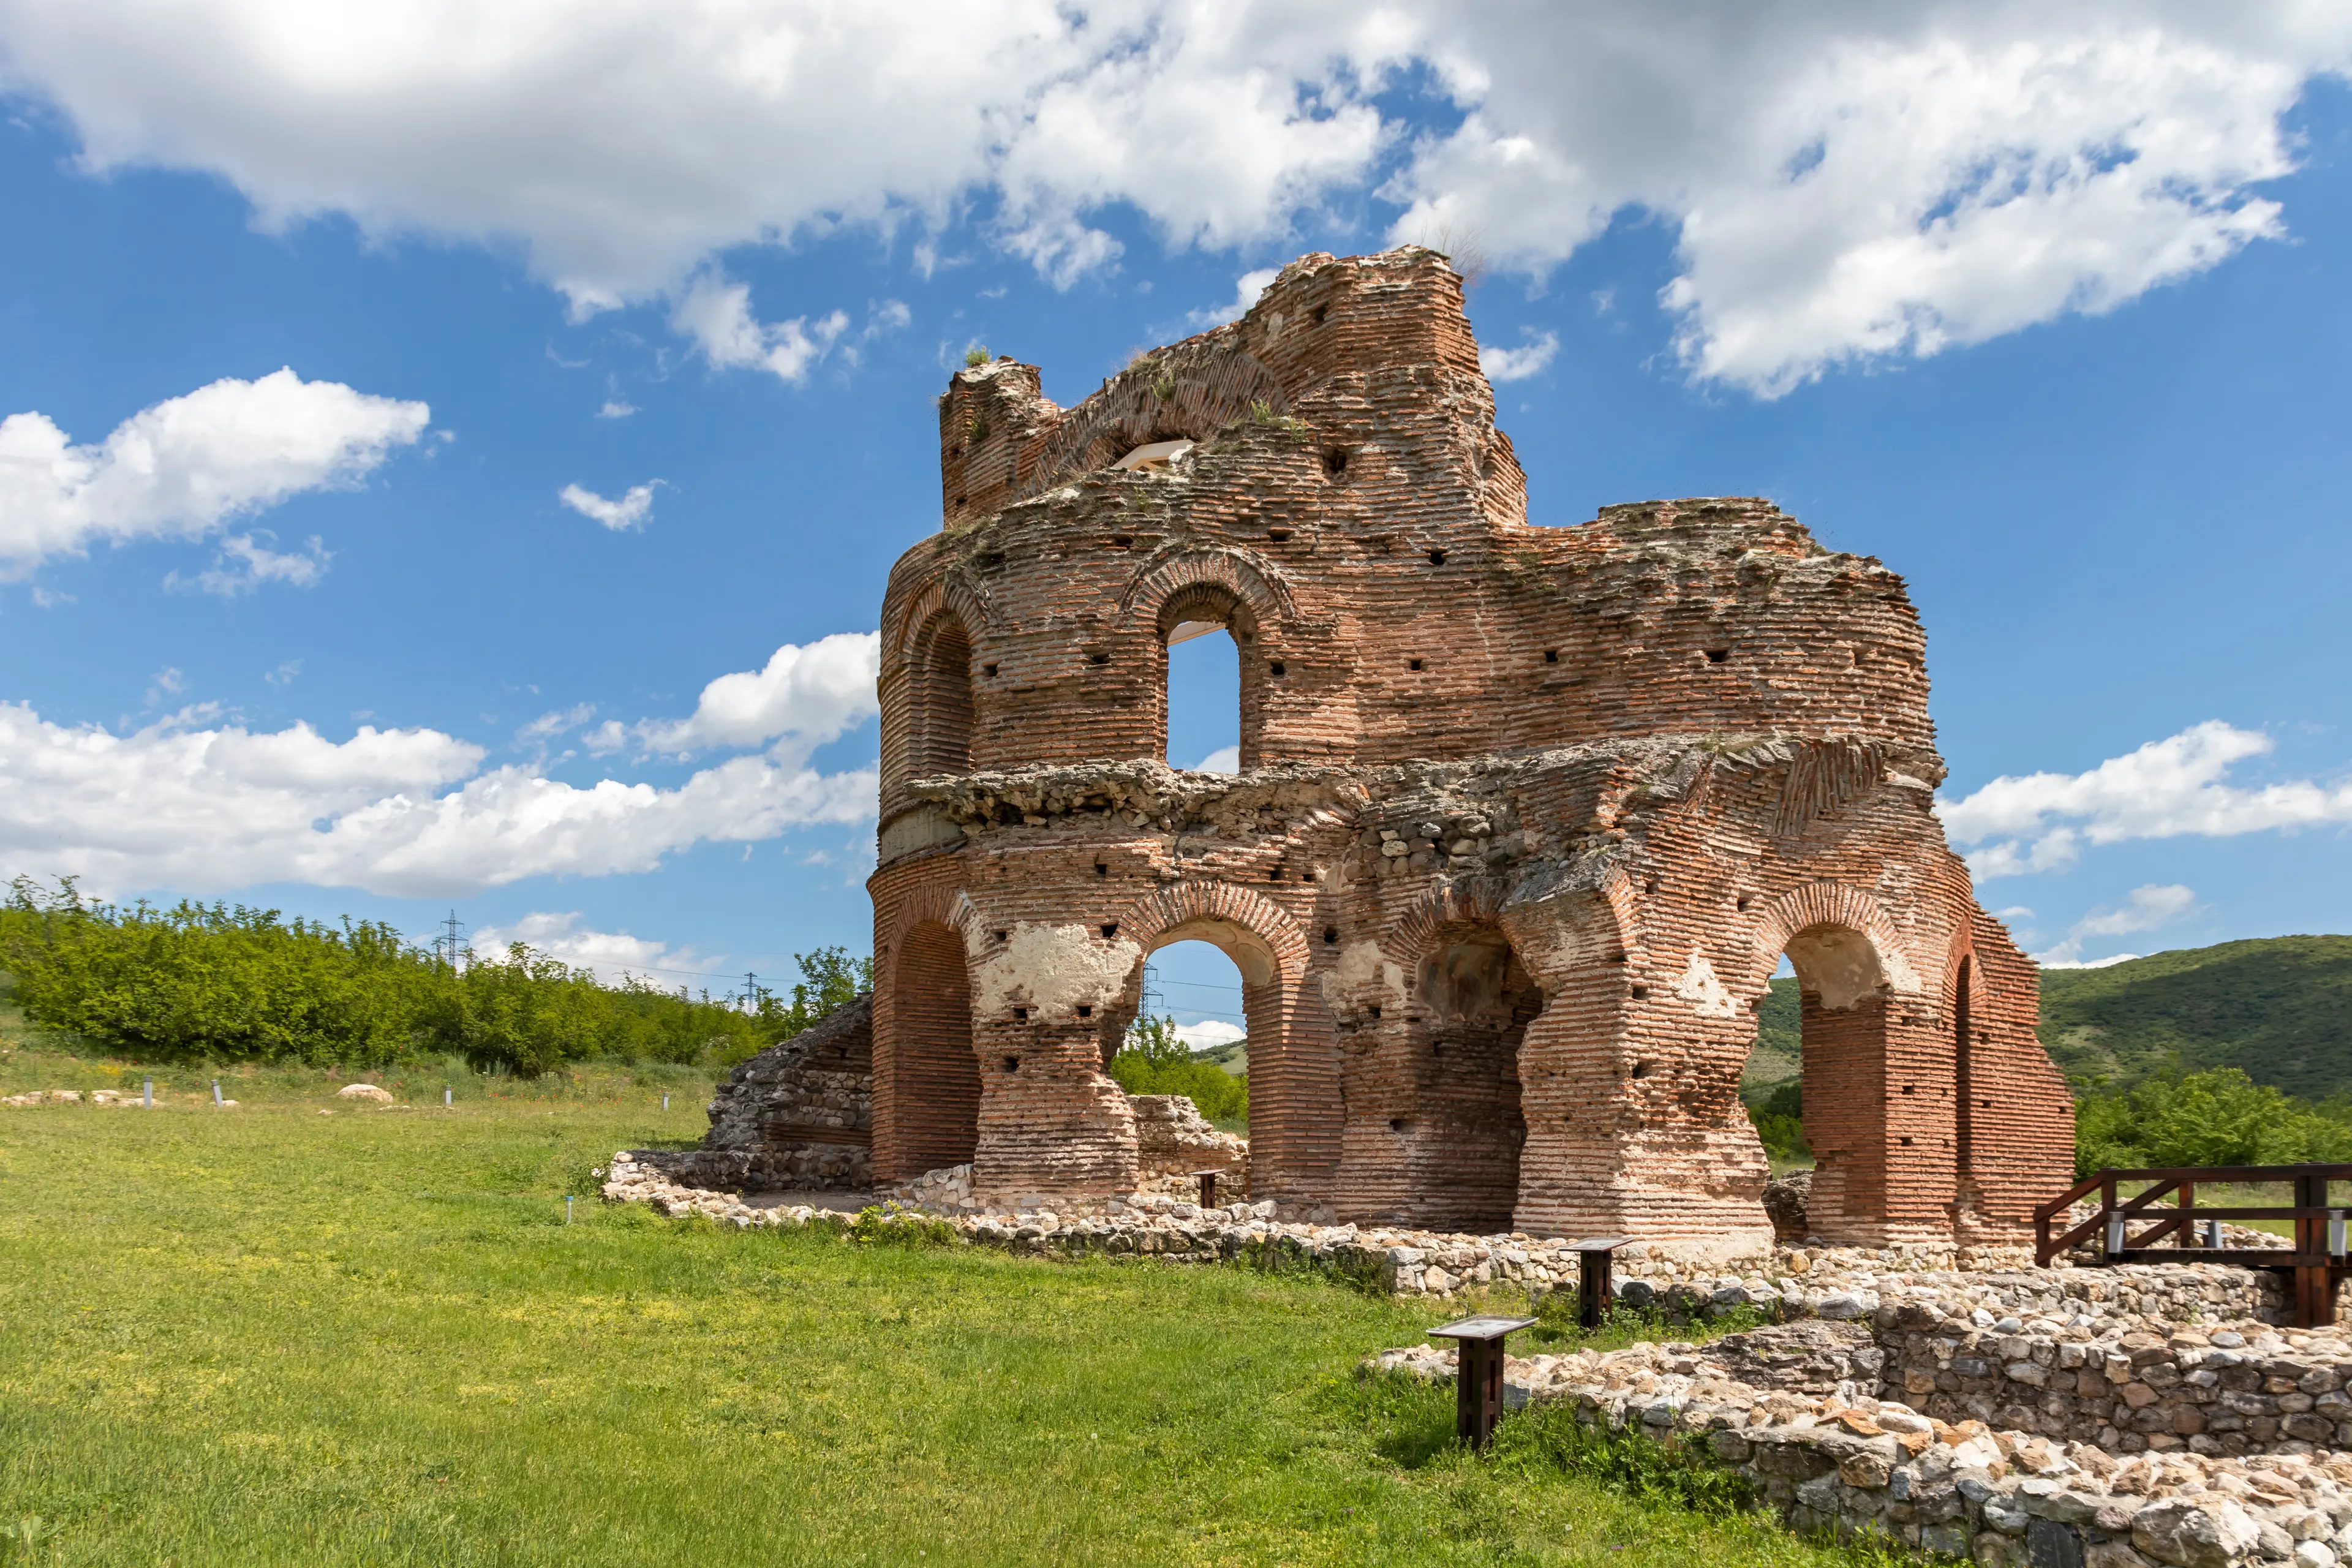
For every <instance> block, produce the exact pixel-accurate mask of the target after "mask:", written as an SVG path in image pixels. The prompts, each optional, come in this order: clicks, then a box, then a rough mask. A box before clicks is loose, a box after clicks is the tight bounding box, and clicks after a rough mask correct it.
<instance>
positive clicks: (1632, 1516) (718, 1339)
mask: <svg viewBox="0 0 2352 1568" xmlns="http://www.w3.org/2000/svg"><path fill="white" fill-rule="evenodd" d="M114 1067H115V1069H116V1070H115V1071H114V1072H113V1073H112V1074H111V1075H109V1073H108V1071H107V1067H106V1064H100V1063H89V1062H82V1063H73V1062H70V1061H68V1059H67V1058H62V1057H59V1056H58V1055H55V1054H53V1053H49V1052H36V1051H28V1050H22V1049H19V1050H16V1051H14V1052H11V1053H8V1054H6V1055H5V1057H0V1080H5V1082H0V1088H6V1089H9V1090H11V1091H14V1090H16V1089H23V1088H26V1087H31V1086H33V1085H35V1084H37V1083H40V1084H46V1085H47V1086H51V1087H58V1086H62V1085H61V1079H62V1078H63V1077H64V1076H65V1075H67V1074H69V1073H72V1072H85V1073H87V1074H89V1075H90V1076H93V1077H100V1078H104V1077H108V1076H112V1077H114V1078H121V1077H125V1076H127V1077H129V1078H130V1079H131V1080H132V1081H131V1085H130V1087H133V1088H135V1087H136V1079H137V1078H139V1077H140V1076H143V1074H142V1071H141V1069H137V1068H132V1069H131V1070H130V1071H129V1073H128V1074H125V1073H123V1072H122V1071H121V1064H114ZM157 1076H158V1078H159V1079H163V1078H164V1076H165V1075H163V1074H161V1073H159V1074H158V1075H157ZM204 1076H206V1075H203V1074H185V1073H184V1074H181V1075H179V1078H177V1079H172V1080H171V1086H172V1087H173V1089H177V1090H181V1091H182V1092H186V1091H188V1090H191V1089H198V1088H201V1087H203V1086H202V1081H201V1080H202V1078H203V1077H204ZM632 1077H633V1075H630V1074H628V1073H626V1072H618V1073H614V1074H611V1075H608V1077H607V1080H606V1081H604V1084H603V1087H602V1088H601V1089H597V1088H596V1087H595V1086H594V1085H593V1084H589V1085H585V1086H583V1084H582V1083H574V1084H572V1085H571V1086H568V1087H565V1086H558V1085H551V1084H547V1085H537V1086H532V1085H517V1086H515V1087H516V1088H517V1089H518V1090H519V1091H520V1092H519V1093H518V1095H517V1096H516V1097H513V1098H498V1099H493V1098H489V1097H488V1095H487V1094H483V1093H477V1094H476V1095H474V1096H473V1097H472V1098H470V1099H461V1100H460V1101H459V1103H458V1105H457V1108H456V1109H454V1110H441V1109H439V1108H438V1106H437V1104H436V1105H434V1106H433V1107H432V1108H430V1109H418V1110H399V1111H394V1110H360V1109H352V1108H349V1107H344V1108H341V1109H338V1110H337V1111H336V1113H335V1114H334V1115H331V1116H321V1115H320V1114H319V1110H320V1109H322V1108H324V1107H327V1106H329V1105H331V1104H332V1102H331V1100H329V1099H328V1098H327V1096H328V1093H329V1092H330V1090H331V1087H332V1084H333V1081H334V1079H333V1075H329V1074H316V1073H299V1072H292V1073H284V1074H278V1075H274V1076H273V1075H269V1074H249V1075H246V1076H245V1077H244V1078H242V1079H236V1080H233V1081H231V1082H227V1083H225V1085H224V1088H225V1089H227V1091H228V1092H230V1093H231V1094H232V1095H233V1096H235V1097H236V1098H237V1099H240V1100H246V1101H247V1103H246V1104H245V1105H244V1106H242V1107H241V1108H239V1109H236V1110H227V1111H215V1110H211V1109H209V1107H208V1106H205V1105H203V1104H199V1103H197V1102H195V1101H194V1100H185V1099H179V1098H166V1100H165V1102H164V1103H163V1106H162V1107H160V1108H159V1109H157V1110H152V1111H146V1110H99V1109H92V1108H87V1107H73V1106H68V1107H55V1106H45V1107H41V1108H37V1109H0V1531H5V1533H6V1534H7V1535H8V1537H9V1542H8V1543H7V1544H5V1545H0V1562H15V1561H25V1562H40V1563H52V1562H54V1563H109V1564H113V1563H142V1564H143V1563H173V1564H196V1563H222V1564H230V1563H234V1564H240V1565H243V1564H267V1563H288V1564H304V1565H311V1564H325V1563H367V1564H382V1563H501V1564H505V1563H515V1564H521V1563H548V1564H558V1563H560V1564H567V1565H577V1564H593V1563H614V1564H630V1565H632V1568H637V1565H642V1564H646V1563H728V1564H740V1563H826V1564H850V1563H925V1564H929V1563H940V1564H950V1563H1024V1564H1025V1563H1090V1564H1091V1563H1612V1564H1634V1563H1642V1564H1662V1565H1663V1564H1686V1563H1694V1562H1713V1563H1725V1564H1748V1563H1759V1564H1811V1563H1821V1564H1827V1563H1846V1562H1853V1561H1854V1560H1855V1559H1854V1558H1853V1557H1852V1556H1851V1555H1849V1554H1847V1553H1845V1552H1838V1551H1834V1550H1831V1549H1826V1548H1821V1547H1816V1546H1812V1545H1808V1544H1805V1543H1802V1542H1797V1541H1796V1540H1794V1539H1793V1538H1791V1537H1790V1536H1788V1535H1787V1534H1785V1533H1784V1532H1783V1531H1780V1530H1779V1529H1778V1528H1777V1527H1774V1526H1771V1525H1769V1524H1764V1523H1760V1522H1757V1521H1751V1520H1748V1519H1740V1518H1733V1519H1715V1520H1709V1519H1705V1518H1701V1517H1698V1516H1696V1515H1693V1514H1689V1513H1686V1512H1684V1511H1682V1510H1679V1509H1677V1508H1676V1507H1675V1506H1674V1505H1672V1504H1669V1503H1664V1502H1655V1501H1645V1500H1634V1499H1633V1498H1630V1497H1627V1496H1623V1495H1620V1493H1619V1492H1616V1491H1612V1490H1609V1489H1604V1488H1602V1487H1601V1485H1600V1484H1598V1483H1597V1482H1595V1481H1592V1480H1590V1479H1583V1478H1581V1477H1579V1476H1572V1475H1570V1474H1567V1473H1564V1472H1563V1471H1562V1470H1561V1469H1560V1468H1559V1466H1558V1464H1557V1463H1556V1462H1555V1461H1552V1460H1549V1459H1546V1458H1543V1457H1542V1446H1541V1445H1539V1444H1536V1443H1532V1442H1520V1443H1517V1444H1507V1445H1506V1447H1507V1452H1505V1453H1503V1454H1502V1455H1501V1456H1500V1457H1498V1458H1485V1459H1480V1458H1471V1457H1467V1456H1465V1455H1463V1454H1461V1453H1459V1452H1456V1451H1454V1450H1453V1449H1452V1448H1451V1447H1450V1434H1451V1422H1452V1408H1451V1395H1450V1391H1445V1390H1431V1389H1423V1388H1417V1387H1406V1386H1399V1385H1396V1384H1364V1383H1360V1382H1359V1381H1358V1380H1357V1379H1356V1378H1354V1376H1353V1375H1352V1369H1353V1367H1354V1364H1355V1363H1356V1361H1357V1358H1358V1357H1359V1356H1360V1355H1361V1354H1363V1353H1364V1352H1367V1351H1370V1350H1373V1349H1376V1348H1378V1347H1380V1346H1382V1345H1388V1344H1395V1343H1402V1342H1406V1341H1408V1340H1410V1339H1412V1338H1413V1337H1414V1336H1416V1335H1417V1334H1418V1332H1419V1331H1421V1330H1423V1328H1426V1327H1427V1326H1429V1324H1430V1323H1432V1322H1433V1321H1436V1317H1435V1316H1434V1315H1433V1314H1432V1313H1431V1312H1429V1311H1428V1310H1417V1309H1410V1308H1406V1307H1402V1306H1399V1305H1396V1304H1394V1303H1392V1302H1389V1301H1386V1300H1376V1299H1373V1298H1370V1297H1368V1296H1365V1295H1362V1294H1360V1293H1357V1292H1355V1291H1353V1290H1350V1289H1347V1288H1345V1287H1343V1286H1339V1285H1336V1284H1332V1283H1328V1282H1323V1281H1318V1280H1311V1279H1281V1278H1274V1277H1268V1276H1263V1275H1257V1274H1254V1273H1249V1272H1246V1271H1243V1270H1240V1269H1234V1268H1180V1267H1175V1266H1169V1265H1160V1264H1156V1263H1142V1262H1129V1263H1122V1264H1113V1263H1109V1262H1101V1263H1087V1264H1076V1265H1071V1264H1056V1263H1047V1262H1043V1261H1031V1260H1025V1259H1018V1258H1009V1257H1006V1256H1003V1255H1001V1254H997V1253H993V1252H988V1251H983V1250H979V1249H972V1248H952V1249H937V1250H913V1249H903V1248H896V1247H862V1246H857V1245H854V1244H851V1243H847V1242H845V1241H841V1240H837V1239H834V1238H832V1237H827V1236H824V1235H819V1234H814V1233H798V1234H787V1233H780V1232H758V1233H751V1234H739V1233H734V1232H722V1231H719V1230H718V1229H716V1228H713V1227H711V1226H708V1225H707V1224H696V1223H687V1222H671V1221H668V1220H664V1219H660V1218H658V1217H656V1216H655V1215H651V1214H649V1213H648V1212H646V1210H644V1209H642V1208H614V1207H607V1206H605V1205H602V1204H601V1203H599V1202H597V1201H596V1200H594V1199H593V1197H587V1196H583V1201H582V1202H581V1203H580V1204H579V1205H577V1216H576V1222H575V1223H573V1224H572V1225H570V1226H566V1225H565V1224H564V1222H563V1204H562V1197H563V1194H566V1193H571V1194H593V1192H594V1190H595V1184H594V1177H593V1173H592V1172H593V1167H595V1166H597V1165H598V1164H601V1163H603V1161H604V1158H605V1157H606V1156H608V1155H609V1154H610V1153H611V1152H612V1151H613V1150H614V1149H615V1148H619V1147H622V1146H625V1145H641V1144H645V1143H647V1142H680V1141H684V1140H687V1139H689V1138H691V1137H693V1136H694V1135H695V1134H697V1133H698V1131H700V1129H701V1125H702V1116H701V1109H700V1108H701V1104H702V1100H703V1094H702V1093H701V1092H700V1091H701V1090H704V1089H707V1088H708V1079H707V1077H706V1078H705V1079H703V1080H702V1081H701V1082H700V1083H699V1084H698V1086H697V1092H694V1093H685V1092H680V1091H678V1090H677V1089H673V1093H674V1095H675V1096H676V1097H675V1098H674V1099H673V1101H672V1105H673V1109H672V1110H670V1111H669V1112H668V1113H667V1114H664V1113H663V1112H662V1111H661V1110H659V1107H658V1097H659V1092H660V1089H659V1087H658V1086H651V1085H646V1086H640V1085H636V1084H635V1083H634V1082H633V1081H632ZM182 1080H187V1081H186V1082H183V1081H182ZM158 1087H159V1090H161V1089H163V1088H164V1087H165V1086H164V1084H163V1083H161V1082H159V1086H158ZM428 1087H429V1088H434V1089H437V1083H433V1084H420V1085H416V1086H411V1089H410V1092H412V1093H416V1092H417V1091H418V1089H422V1088H428ZM534 1093H538V1094H541V1095H543V1097H541V1098H533V1097H532V1096H533V1094H534ZM418 1098H420V1099H422V1098H424V1096H423V1095H422V1094H421V1093H420V1094H418ZM431 1098H432V1100H435V1101H437V1100H438V1098H439V1097H438V1094H437V1092H436V1093H434V1094H433V1095H432V1096H431ZM1517 1421H1519V1422H1522V1423H1526V1426H1525V1430H1526V1431H1527V1432H1528V1433H1530V1434H1534V1433H1537V1432H1539V1430H1540V1423H1539V1422H1536V1421H1529V1420H1528V1418H1524V1417H1522V1418H1517ZM1512 1429H1513V1428H1512V1424H1507V1426H1506V1428H1505V1433H1506V1436H1508V1435H1509V1434H1510V1433H1511V1431H1512ZM35 1519H37V1520H39V1521H42V1522H41V1523H40V1524H38V1525H35V1524H33V1523H32V1522H31V1521H33V1520H35ZM28 1537H30V1538H32V1540H33V1542H34V1543H33V1544H29V1545H28V1544H26V1538H28Z"/></svg>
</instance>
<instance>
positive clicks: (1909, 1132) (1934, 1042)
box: [1783, 921, 1958, 1245]
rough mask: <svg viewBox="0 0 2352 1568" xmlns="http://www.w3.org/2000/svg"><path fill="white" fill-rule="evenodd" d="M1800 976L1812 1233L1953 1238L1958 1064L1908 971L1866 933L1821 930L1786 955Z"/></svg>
mask: <svg viewBox="0 0 2352 1568" xmlns="http://www.w3.org/2000/svg"><path fill="white" fill-rule="evenodd" d="M1783 951H1784V952H1785V954H1786V956H1787V958H1788V961H1789V963H1790V966H1791V967H1792V968H1793V969H1794V970H1795V971H1796V979H1797V990H1798V997H1799V1004H1800V1005H1799V1019H1800V1033H1801V1057H1802V1069H1801V1083H1802V1086H1803V1087H1802V1110H1803V1130H1804V1138H1805V1142H1807V1143H1808V1144H1810V1145H1811V1150H1812V1154H1813V1176H1812V1187H1811V1194H1809V1196H1808V1198H1807V1200H1806V1218H1807V1226H1806V1228H1807V1230H1808V1231H1809V1232H1810V1233H1811V1234H1812V1235H1815V1236H1819V1237H1822V1238H1823V1239H1825V1240H1828V1241H1832V1242H1847V1243H1853V1244H1858V1245H1881V1244H1885V1243H1887V1242H1893V1241H1904V1240H1911V1239H1924V1238H1927V1237H1933V1236H1940V1235H1948V1232H1949V1226H1950V1215H1949V1205H1950V1203H1951V1195H1952V1180H1953V1159H1954V1147H1953V1144H1954V1124H1953V1123H1954V1118H1955V1115H1956V1113H1957V1111H1958V1106H1957V1103H1956V1101H1957V1098H1958V1097H1957V1096H1956V1094H1955V1093H1954V1087H1955V1082H1954V1077H1953V1071H1952V1068H1953V1062H1952V1058H1951V1054H1950V1047H1949V1043H1948V1040H1946V1039H1943V1038H1940V1037H1937V1036H1938V1035H1939V1033H1940V1032H1939V1031H1933V1030H1930V1029H1928V1028H1927V1027H1926V1026H1925V1025H1926V1023H1927V1014H1925V1013H1924V1012H1923V1011H1922V1010H1921V1009H1920V1007H1919V1006H1918V1004H1917V997H1916V986H1912V987H1908V988H1907V989H1908V990H1909V991H1910V992H1912V993H1914V994H1908V995H1906V994H1898V988H1897V985H1896V980H1897V978H1898V977H1897V975H1895V973H1890V967H1891V964H1899V963H1900V959H1899V957H1898V956H1895V955H1894V954H1893V953H1892V952H1891V950H1890V949H1889V948H1888V947H1887V946H1886V945H1885V942H1883V940H1882V939H1880V938H1878V937H1876V936H1874V934H1872V933H1871V932H1868V931H1864V930H1862V929H1859V928H1858V927H1857V926H1855V925H1853V924H1848V923H1843V922H1837V921H1816V922H1815V923H1813V924H1811V925H1807V926H1804V927H1802V928H1801V929H1800V930H1798V931H1796V932H1794V933H1793V934H1792V935H1790V937H1789V939H1788V941H1787V943H1786V945H1785V947H1784V949H1783Z"/></svg>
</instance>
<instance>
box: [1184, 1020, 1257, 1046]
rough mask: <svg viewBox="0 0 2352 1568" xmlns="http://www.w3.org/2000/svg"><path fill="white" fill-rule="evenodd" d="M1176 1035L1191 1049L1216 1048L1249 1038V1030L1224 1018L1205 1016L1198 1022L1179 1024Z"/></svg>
mask: <svg viewBox="0 0 2352 1568" xmlns="http://www.w3.org/2000/svg"><path fill="white" fill-rule="evenodd" d="M1176 1037H1177V1038H1178V1039H1180V1040H1181V1041H1183V1042H1184V1047H1185V1048H1186V1049H1187V1050H1191V1051H1195V1052H1198V1051H1207V1050H1214V1049H1215V1048H1216V1047H1219V1046H1230V1045H1232V1044H1233V1043H1234V1041H1235V1040H1245V1039H1247V1038H1249V1031H1248V1030H1247V1029H1244V1028H1243V1027H1242V1026H1240V1025H1239V1024H1228V1023H1226V1022H1225V1021H1224V1020H1223V1018H1203V1019H1202V1020H1201V1021H1200V1022H1199V1023H1197V1024H1179V1025H1177V1026H1176Z"/></svg>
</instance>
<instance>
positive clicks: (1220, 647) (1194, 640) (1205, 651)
mask: <svg viewBox="0 0 2352 1568" xmlns="http://www.w3.org/2000/svg"><path fill="white" fill-rule="evenodd" d="M1241 686H1242V665H1241V649H1240V648H1238V647H1235V646H1234V639H1233V635H1232V634H1231V633H1230V632H1228V631H1227V630H1226V629H1225V628H1224V627H1223V626H1220V625H1213V624H1211V623H1209V622H1205V621H1186V622H1183V623H1181V624H1180V625H1179V626H1177V627H1176V629H1175V630H1174V631H1172V632H1171V633H1170V634H1169V642H1168V750H1167V755H1168V765H1169V766H1170V767H1171V768H1192V769H1194V770H1196V771H1198V772H1201V773H1239V772H1241V771H1242V737H1241Z"/></svg>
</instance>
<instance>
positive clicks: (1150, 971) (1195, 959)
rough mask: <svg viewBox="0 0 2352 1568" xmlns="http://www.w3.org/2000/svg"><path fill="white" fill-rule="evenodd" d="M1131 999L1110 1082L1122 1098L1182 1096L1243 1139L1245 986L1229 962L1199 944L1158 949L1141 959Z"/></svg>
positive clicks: (1215, 946)
mask: <svg viewBox="0 0 2352 1568" xmlns="http://www.w3.org/2000/svg"><path fill="white" fill-rule="evenodd" d="M1218 934H1219V935H1223V934H1224V933H1223V931H1220V932H1219V933H1218ZM1233 940H1234V939H1232V938H1230V937H1227V938H1226V941H1227V942H1232V941H1233ZM1253 967H1255V965H1254V966H1253ZM1136 992H1137V994H1136V995H1135V997H1134V998H1133V1002H1134V1006H1133V1010H1132V1012H1131V1013H1129V1015H1128V1016H1131V1017H1132V1018H1133V1022H1132V1023H1130V1024H1127V1025H1125V1026H1124V1027H1123V1030H1122V1033H1121V1034H1120V1035H1119V1037H1118V1038H1117V1039H1116V1040H1115V1042H1113V1050H1112V1054H1111V1057H1110V1064H1109V1070H1110V1075H1111V1077H1112V1078H1113V1079H1117V1080H1118V1085H1119V1087H1120V1088H1121V1089H1126V1090H1127V1092H1128V1093H1129V1094H1181V1095H1183V1096H1185V1097H1186V1098H1187V1099H1189V1100H1192V1105H1193V1108H1194V1109H1195V1110H1199V1111H1200V1113H1201V1114H1202V1115H1203V1116H1205V1117H1207V1118H1208V1119H1209V1120H1210V1121H1213V1122H1214V1123H1215V1124H1216V1125H1217V1126H1218V1127H1219V1128H1220V1129H1221V1130H1223V1131H1227V1132H1237V1133H1244V1134H1246V1133H1247V1132H1248V1131H1249V1004H1248V993H1249V987H1248V986H1247V985H1246V984H1244V977H1243V972H1242V969H1241V967H1240V965H1239V964H1237V963H1235V962H1234V955H1233V954H1232V953H1231V952H1228V951H1226V949H1225V947H1224V946H1223V945H1220V944H1219V943H1217V942H1213V941H1210V940H1208V939H1207V938H1206V937H1199V938H1192V939H1189V940H1181V941H1172V942H1165V943H1163V944H1162V945H1160V946H1159V947H1157V948H1155V949H1154V950H1153V951H1152V952H1151V953H1150V955H1149V956H1148V957H1146V959H1145V960H1144V962H1143V964H1142V967H1141V970H1140V972H1139V976H1138V980H1137V984H1136Z"/></svg>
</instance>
